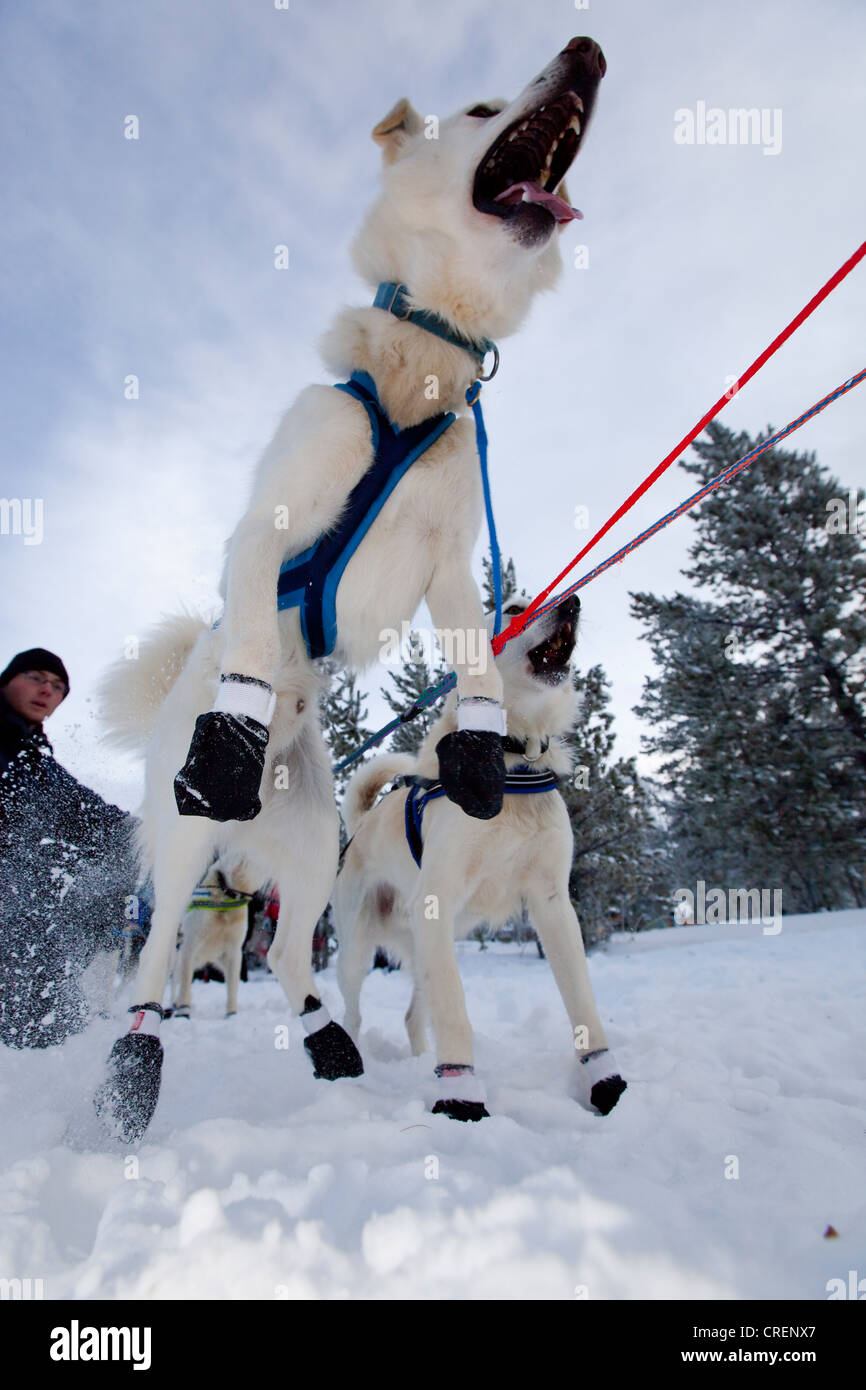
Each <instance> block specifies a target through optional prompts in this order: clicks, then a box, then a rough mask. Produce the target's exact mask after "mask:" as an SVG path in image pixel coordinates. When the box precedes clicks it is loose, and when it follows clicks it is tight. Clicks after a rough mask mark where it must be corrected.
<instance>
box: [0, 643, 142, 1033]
mask: <svg viewBox="0 0 866 1390" xmlns="http://www.w3.org/2000/svg"><path fill="white" fill-rule="evenodd" d="M68 693H69V675H68V672H67V670H66V667H65V666H64V664H63V662H62V661H61V660H60V658H59V657H58V656H55V654H54V653H53V652H49V651H46V650H45V648H44V647H31V648H30V649H29V650H28V651H25V652H19V653H18V655H17V656H15V657H13V659H12V660H11V661H10V662H9V664H8V666H7V667H6V668H5V670H4V671H3V672H2V673H0V1042H4V1043H6V1044H7V1045H8V1046H12V1047H46V1046H50V1045H51V1044H55V1043H60V1042H63V1040H64V1039H65V1038H66V1037H68V1036H69V1034H70V1033H76V1032H78V1031H80V1029H81V1028H83V1027H84V1025H85V1024H86V1022H87V1019H88V1006H87V1001H86V999H85V996H84V994H83V993H82V990H81V989H80V988H79V982H80V979H81V974H82V972H83V971H84V970H85V969H86V967H87V966H88V965H89V964H90V962H91V961H93V960H94V959H95V957H96V955H97V954H98V953H99V952H102V951H107V952H114V951H115V950H116V949H117V947H118V946H119V944H120V942H121V941H122V939H123V929H124V920H125V918H124V912H125V906H126V904H127V903H128V902H129V900H130V899H129V895H131V894H134V890H135V883H136V878H137V870H136V863H135V852H134V847H133V839H134V826H135V821H134V819H133V817H132V816H129V815H127V814H126V812H124V811H122V810H121V809H120V808H119V807H118V806H112V805H110V804H109V803H108V802H106V801H103V799H102V797H101V796H99V795H98V794H97V793H96V792H94V791H91V789H90V788H89V787H85V786H83V785H82V784H81V783H80V782H78V781H77V780H76V779H75V778H74V777H73V776H72V775H71V773H69V772H67V771H66V769H65V768H63V767H61V766H60V764H59V763H58V762H57V761H56V759H55V758H54V755H53V750H52V748H51V744H50V743H49V741H48V739H47V738H46V736H45V733H44V732H43V728H42V725H43V722H44V720H46V719H47V718H48V717H49V716H50V715H51V714H53V713H54V711H55V710H56V709H57V707H58V705H60V704H61V703H62V701H63V700H65V699H66V696H67V695H68Z"/></svg>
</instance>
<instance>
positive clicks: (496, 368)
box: [470, 343, 499, 404]
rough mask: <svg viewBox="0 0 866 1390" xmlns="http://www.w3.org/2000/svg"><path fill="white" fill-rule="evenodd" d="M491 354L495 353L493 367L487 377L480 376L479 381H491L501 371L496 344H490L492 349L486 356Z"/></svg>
mask: <svg viewBox="0 0 866 1390" xmlns="http://www.w3.org/2000/svg"><path fill="white" fill-rule="evenodd" d="M491 352H492V353H493V367H492V368H491V370H490V371H489V372H488V374H487V376H479V378H478V380H479V381H490V380H491V379H492V378H493V377H495V375H496V373H497V372H498V371H499V348H498V347H497V346H496V344H495V343H491V344H490V347H489V348H488V349H487V352H485V354H484V356H485V357H487V356H488V354H489V353H491ZM481 366H482V367H483V366H484V361H483V359H482V361H481ZM470 404H471V402H470Z"/></svg>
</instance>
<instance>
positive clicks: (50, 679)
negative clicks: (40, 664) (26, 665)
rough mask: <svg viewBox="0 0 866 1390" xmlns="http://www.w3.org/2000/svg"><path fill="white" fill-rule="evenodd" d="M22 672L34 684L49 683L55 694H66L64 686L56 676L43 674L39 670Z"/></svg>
mask: <svg viewBox="0 0 866 1390" xmlns="http://www.w3.org/2000/svg"><path fill="white" fill-rule="evenodd" d="M24 674H25V676H26V677H27V679H28V680H29V681H33V684H34V685H50V686H51V689H52V690H53V691H54V693H55V695H65V694H66V686H65V685H64V684H63V682H62V681H61V680H58V679H57V677H56V676H43V675H42V674H41V673H40V672H39V671H25V672H24Z"/></svg>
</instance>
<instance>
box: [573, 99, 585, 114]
mask: <svg viewBox="0 0 866 1390" xmlns="http://www.w3.org/2000/svg"><path fill="white" fill-rule="evenodd" d="M574 100H575V105H576V106H577V108H578V110H579V111H583V101H582V100H581V98H580V97H575V99H574Z"/></svg>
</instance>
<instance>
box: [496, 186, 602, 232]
mask: <svg viewBox="0 0 866 1390" xmlns="http://www.w3.org/2000/svg"><path fill="white" fill-rule="evenodd" d="M494 202H497V203H523V202H526V203H541V206H542V207H545V208H547V210H548V212H552V213H553V216H554V217H555V218H556V220H557V222H573V221H574V219H575V218H576V217H579V218H582V217H583V213H582V212H581V211H580V210H579V209H578V208H573V207H569V205H568V203H567V202H566V201H565V199H564V198H557V196H556V194H555V193H548V192H547V190H546V189H545V188H542V187H541V185H540V184H538V183H530V181H529V180H528V179H523V180H522V181H521V182H520V183H513V184H512V185H511V187H510V188H506V189H505V192H504V193H498V194H497V195H496V198H495V199H494Z"/></svg>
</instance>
